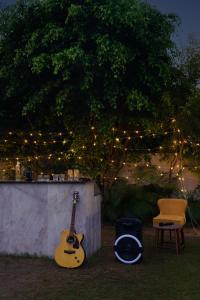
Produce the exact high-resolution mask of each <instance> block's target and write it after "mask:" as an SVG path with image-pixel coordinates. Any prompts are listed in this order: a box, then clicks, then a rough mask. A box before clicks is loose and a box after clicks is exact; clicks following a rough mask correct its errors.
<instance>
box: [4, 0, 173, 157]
mask: <svg viewBox="0 0 200 300" xmlns="http://www.w3.org/2000/svg"><path fill="white" fill-rule="evenodd" d="M176 20H177V19H176V17H175V16H174V15H164V14H162V13H161V12H159V11H158V10H156V9H155V8H152V7H151V6H150V5H148V4H147V3H143V2H140V1H138V0H115V1H114V0H103V1H102V0H101V1H100V0H97V1H92V0H86V1H82V0H76V1H75V0H73V1H72V0H55V1H52V0H40V1H39V0H38V1H19V2H17V4H16V5H14V6H12V7H9V8H7V9H3V10H1V21H0V36H1V39H0V86H1V92H0V93H1V108H0V113H1V124H0V125H1V126H4V127H5V128H6V127H9V126H11V124H12V126H17V127H20V128H22V129H23V128H27V126H30V125H29V124H31V126H33V127H34V128H40V129H41V128H45V129H47V128H48V129H49V128H51V129H58V128H59V129H60V128H66V129H69V130H71V129H73V131H75V133H76V132H78V134H77V135H80V134H81V136H82V139H85V137H86V136H87V133H88V128H86V127H87V126H86V125H88V127H89V128H90V127H93V126H94V127H95V128H96V129H98V132H99V134H100V135H101V136H103V137H104V138H108V139H109V136H110V132H112V131H111V130H112V128H115V129H117V130H121V129H122V128H123V129H124V130H130V129H131V128H133V126H142V128H149V127H151V126H152V123H154V124H155V122H157V123H158V122H160V120H161V119H162V120H164V119H167V118H168V116H169V114H170V112H169V111H168V109H167V107H166V103H165V102H164V101H163V98H162V94H163V91H165V90H167V88H168V83H169V82H170V78H171V68H172V59H171V52H172V50H173V48H174V45H173V43H172V41H171V34H172V33H173V31H174V28H175V23H176ZM77 124H78V125H77ZM85 128H86V130H84V129H85ZM75 136H76V135H75ZM74 143H75V144H77V142H76V140H74ZM125 143H126V142H123V143H122V144H123V147H126V146H125ZM117 155H118V156H120V152H118V153H117ZM104 159H105V158H104ZM119 160H120V159H119Z"/></svg>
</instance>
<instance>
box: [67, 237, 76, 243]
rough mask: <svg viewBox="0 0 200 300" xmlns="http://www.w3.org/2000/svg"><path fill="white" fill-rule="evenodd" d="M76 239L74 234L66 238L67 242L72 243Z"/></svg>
mask: <svg viewBox="0 0 200 300" xmlns="http://www.w3.org/2000/svg"><path fill="white" fill-rule="evenodd" d="M75 241H76V239H75V237H74V236H68V238H67V243H69V244H74V243H75Z"/></svg>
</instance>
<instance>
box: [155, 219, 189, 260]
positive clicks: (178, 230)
mask: <svg viewBox="0 0 200 300" xmlns="http://www.w3.org/2000/svg"><path fill="white" fill-rule="evenodd" d="M153 228H154V229H155V245H156V247H157V248H159V247H160V248H166V244H168V245H169V244H172V243H173V242H172V233H173V232H174V237H175V246H176V254H177V255H178V254H179V253H180V250H181V249H182V248H184V244H185V239H184V232H183V225H178V224H173V225H164V226H163V225H162V226H161V225H159V224H154V225H153ZM165 231H168V232H169V235H170V239H169V240H168V241H166V240H165ZM167 248H169V247H167Z"/></svg>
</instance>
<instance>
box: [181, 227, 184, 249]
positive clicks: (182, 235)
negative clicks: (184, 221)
mask: <svg viewBox="0 0 200 300" xmlns="http://www.w3.org/2000/svg"><path fill="white" fill-rule="evenodd" d="M180 231H181V246H182V247H185V237H184V231H183V228H181V230H180Z"/></svg>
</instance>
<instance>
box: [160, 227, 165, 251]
mask: <svg viewBox="0 0 200 300" xmlns="http://www.w3.org/2000/svg"><path fill="white" fill-rule="evenodd" d="M164 232H165V231H164V230H161V247H162V246H163V242H164Z"/></svg>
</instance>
